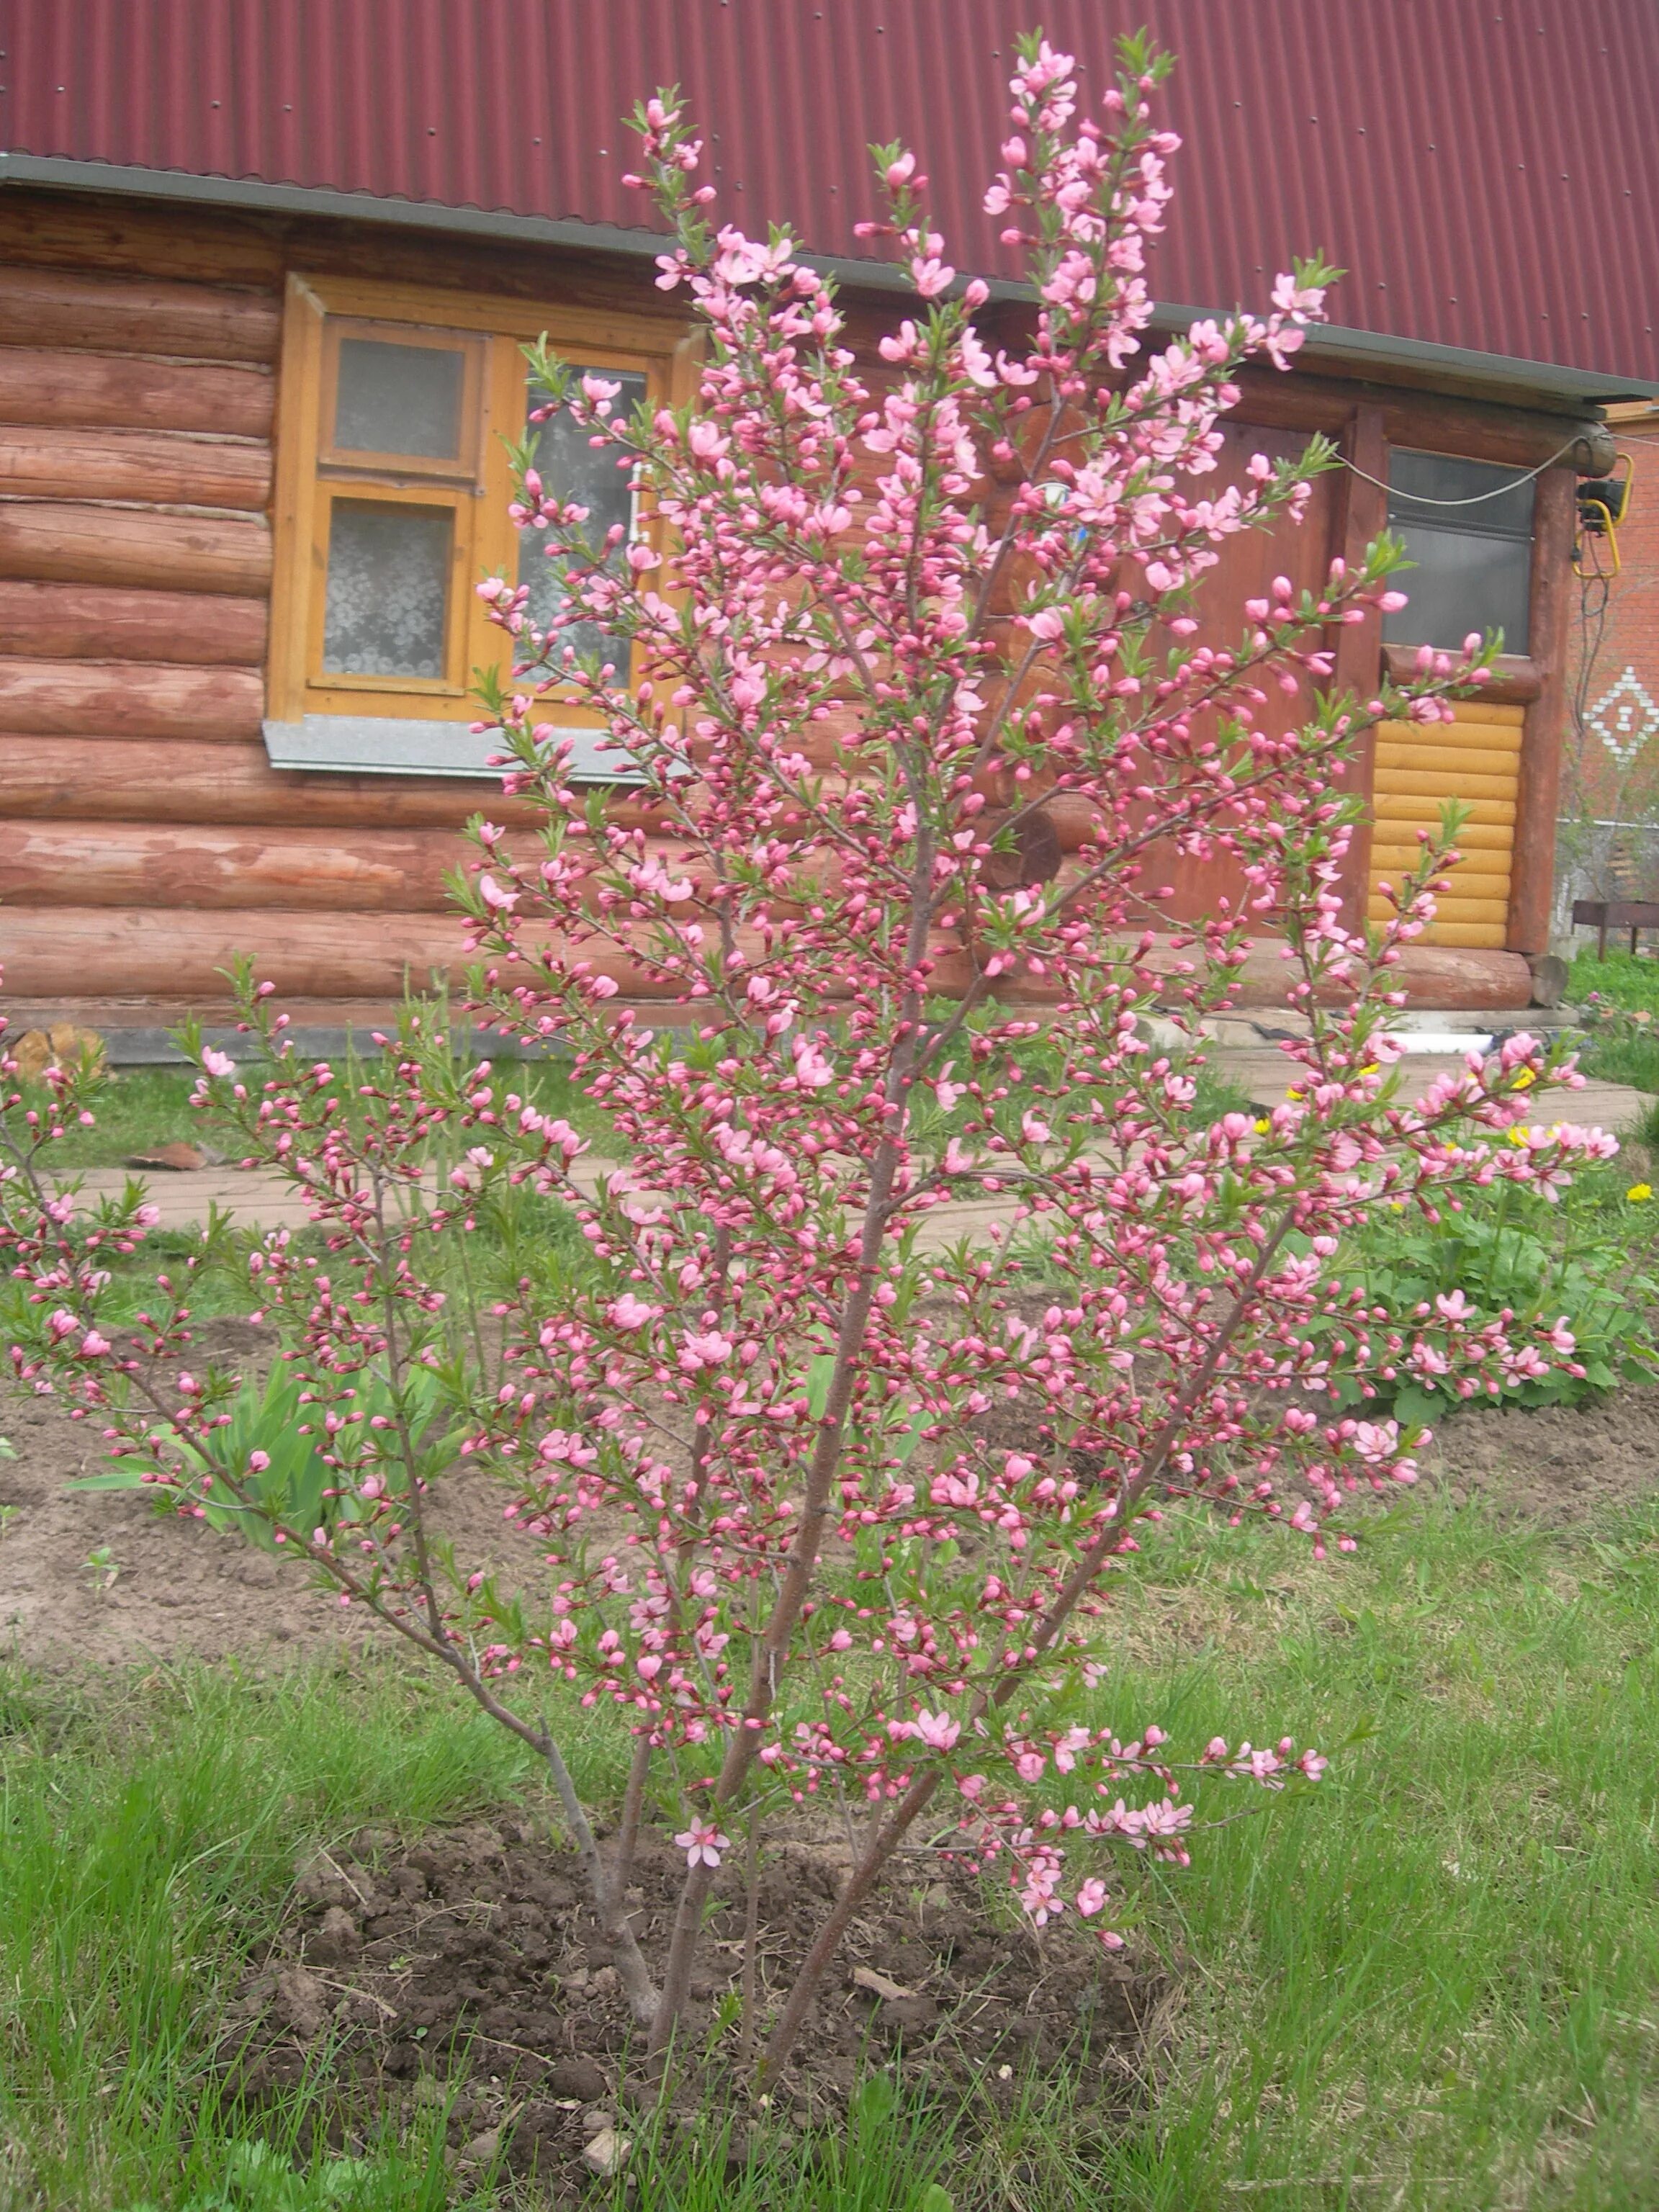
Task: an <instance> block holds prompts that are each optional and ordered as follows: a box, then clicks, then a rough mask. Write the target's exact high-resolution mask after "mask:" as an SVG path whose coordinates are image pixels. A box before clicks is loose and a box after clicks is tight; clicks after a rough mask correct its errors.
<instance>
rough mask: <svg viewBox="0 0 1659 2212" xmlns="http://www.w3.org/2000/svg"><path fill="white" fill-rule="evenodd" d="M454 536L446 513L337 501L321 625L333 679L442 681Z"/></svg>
mask: <svg viewBox="0 0 1659 2212" xmlns="http://www.w3.org/2000/svg"><path fill="white" fill-rule="evenodd" d="M453 537H454V518H453V515H452V514H451V513H450V511H449V509H448V508H447V507H403V506H398V507H393V506H390V505H383V504H377V503H376V502H374V501H368V500H352V499H337V500H336V501H335V502H334V512H333V514H332V516H331V520H330V526H329V536H328V593H327V600H326V611H325V618H324V624H323V666H324V669H325V671H327V672H328V673H329V674H331V675H343V676H431V677H441V676H442V675H443V673H444V614H445V611H446V608H447V605H448V599H449V575H450V568H451V552H450V549H451V545H452V544H453Z"/></svg>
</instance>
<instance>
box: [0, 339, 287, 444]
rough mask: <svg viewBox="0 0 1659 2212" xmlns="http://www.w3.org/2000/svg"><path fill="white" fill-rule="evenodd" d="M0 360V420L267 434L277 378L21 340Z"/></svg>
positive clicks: (252, 371)
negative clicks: (60, 348)
mask: <svg viewBox="0 0 1659 2212" xmlns="http://www.w3.org/2000/svg"><path fill="white" fill-rule="evenodd" d="M0 365H3V368H4V374H3V375H0V422H37V423H43V424H44V423H60V424H64V425H88V426H92V425H101V426H103V427H105V428H110V429H117V430H203V431H207V432H210V433H212V432H221V431H222V432H223V433H225V434H226V435H228V436H231V437H238V438H269V437H270V426H271V412H272V409H273V406H274V404H275V395H276V383H275V379H274V378H273V377H272V376H271V375H270V372H269V371H268V370H265V369H263V368H233V367H230V366H228V365H222V364H220V363H218V362H177V361H156V360H154V359H152V358H149V357H148V356H143V355H137V356H134V355H131V354H118V353H64V352H55V351H52V350H51V349H48V348H46V347H43V346H21V345H19V346H9V347H8V348H7V349H6V350H5V355H4V358H3V364H0Z"/></svg>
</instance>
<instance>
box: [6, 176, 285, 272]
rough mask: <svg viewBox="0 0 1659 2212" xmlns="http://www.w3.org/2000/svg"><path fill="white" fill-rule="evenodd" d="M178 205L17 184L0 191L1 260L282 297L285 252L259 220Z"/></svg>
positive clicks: (123, 195)
mask: <svg viewBox="0 0 1659 2212" xmlns="http://www.w3.org/2000/svg"><path fill="white" fill-rule="evenodd" d="M180 216H181V211H180V210H179V207H178V206H177V205H176V204H174V205H171V206H169V205H168V204H166V203H165V202H155V201H150V200H143V199H138V198H136V197H133V196H132V195H131V194H130V193H126V192H122V193H118V194H114V195H111V196H103V195H98V194H94V193H91V192H79V191H76V192H65V191H51V190H42V189H40V188H38V187H33V186H28V185H8V187H7V188H6V190H5V191H3V192H0V256H3V258H5V259H6V260H8V261H15V262H21V263H24V264H28V265H29V266H32V267H41V266H50V267H55V268H75V269H100V270H111V271H112V272H114V273H116V274H118V275H121V276H156V277H160V278H161V279H162V280H163V281H165V282H168V283H172V282H176V281H177V280H178V279H179V278H180V277H185V278H202V279H204V280H205V281H207V282H209V283H221V284H236V285H250V286H258V287H260V288H263V289H265V290H266V291H267V292H268V293H270V295H272V296H273V297H274V296H275V295H276V294H278V293H280V291H281V289H282V284H283V265H284V260H285V258H286V256H287V255H288V254H289V253H290V252H292V248H291V247H289V246H286V244H285V242H284V240H283V237H282V234H281V233H280V232H279V229H278V228H277V227H276V226H275V225H273V224H272V223H270V221H269V219H268V218H266V217H262V216H249V215H241V214H233V213H230V212H228V211H227V210H221V209H216V208H209V207H204V206H201V205H199V204H197V205H192V206H191V209H190V210H189V213H188V216H187V217H186V218H185V219H184V220H181V219H180Z"/></svg>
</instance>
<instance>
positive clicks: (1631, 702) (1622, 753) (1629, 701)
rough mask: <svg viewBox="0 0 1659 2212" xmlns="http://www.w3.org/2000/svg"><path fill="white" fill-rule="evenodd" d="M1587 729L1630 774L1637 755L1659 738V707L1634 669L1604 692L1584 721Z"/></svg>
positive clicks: (1623, 770) (1625, 673)
mask: <svg viewBox="0 0 1659 2212" xmlns="http://www.w3.org/2000/svg"><path fill="white" fill-rule="evenodd" d="M1584 723H1585V726H1586V728H1588V729H1591V730H1594V731H1595V734H1596V736H1597V737H1598V738H1601V742H1602V744H1604V745H1605V746H1606V747H1607V750H1608V751H1609V752H1610V753H1611V754H1612V755H1613V759H1614V760H1615V761H1616V762H1617V763H1618V765H1619V767H1620V770H1621V771H1622V772H1625V773H1628V772H1629V769H1630V768H1631V765H1632V763H1633V762H1634V761H1635V759H1636V757H1637V755H1638V753H1639V752H1640V751H1641V750H1642V749H1643V747H1644V745H1645V744H1647V743H1648V740H1649V739H1650V738H1653V737H1655V736H1659V703H1656V702H1655V700H1654V697H1653V695H1652V693H1651V692H1650V691H1649V690H1648V689H1647V687H1646V686H1645V684H1643V683H1641V681H1640V680H1639V679H1638V676H1637V673H1636V671H1635V670H1634V669H1633V668H1626V671H1625V672H1624V674H1623V675H1622V676H1621V677H1620V678H1619V681H1618V682H1617V683H1616V684H1614V685H1613V689H1612V690H1610V691H1604V692H1603V693H1602V695H1601V697H1600V698H1599V699H1598V700H1597V701H1596V702H1595V705H1594V706H1593V707H1592V708H1590V710H1589V714H1587V715H1586V716H1585V717H1584Z"/></svg>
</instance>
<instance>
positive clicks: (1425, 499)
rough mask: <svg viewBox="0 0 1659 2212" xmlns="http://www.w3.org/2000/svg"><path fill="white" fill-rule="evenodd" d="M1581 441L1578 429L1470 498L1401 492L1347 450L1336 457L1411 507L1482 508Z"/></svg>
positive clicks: (1537, 474)
mask: <svg viewBox="0 0 1659 2212" xmlns="http://www.w3.org/2000/svg"><path fill="white" fill-rule="evenodd" d="M1583 443H1584V433H1583V431H1582V430H1581V431H1580V432H1579V433H1578V435H1577V437H1573V438H1569V439H1568V441H1567V442H1566V444H1565V446H1562V447H1558V449H1557V450H1556V451H1555V452H1554V453H1552V454H1551V455H1550V457H1549V459H1548V460H1547V461H1540V463H1539V464H1538V466H1537V467H1536V468H1535V469H1528V471H1527V473H1526V474H1525V476H1523V477H1512V478H1511V479H1510V482H1509V483H1505V484H1499V485H1498V486H1497V488H1496V489H1494V490H1492V491H1478V492H1476V493H1475V494H1474V496H1473V498H1470V499H1431V498H1429V496H1428V495H1427V494H1426V493H1425V492H1420V491H1401V489H1399V488H1398V486H1397V485H1395V484H1391V483H1384V481H1383V478H1382V477H1374V476H1372V475H1371V474H1370V471H1369V470H1366V469H1362V468H1361V467H1360V465H1359V464H1358V462H1357V461H1351V460H1350V459H1348V457H1347V455H1346V453H1340V454H1339V455H1338V456H1337V458H1338V459H1339V460H1340V462H1341V464H1342V465H1343V467H1344V468H1345V469H1349V470H1352V472H1353V474H1354V475H1355V476H1357V477H1364V479H1365V482H1366V483H1368V484H1375V485H1376V489H1378V491H1385V492H1387V493H1388V495H1389V498H1390V499H1404V500H1409V501H1411V503H1412V505H1413V507H1484V506H1485V505H1486V501H1488V500H1489V499H1503V498H1504V497H1506V496H1507V495H1508V494H1509V493H1510V492H1512V491H1519V490H1520V489H1521V487H1522V484H1528V483H1531V482H1532V480H1533V478H1534V477H1541V476H1542V475H1543V473H1544V471H1545V470H1546V469H1553V467H1554V466H1555V464H1556V463H1557V462H1558V461H1559V459H1561V458H1562V456H1563V455H1564V454H1565V453H1571V451H1572V449H1573V447H1575V446H1582V445H1583Z"/></svg>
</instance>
